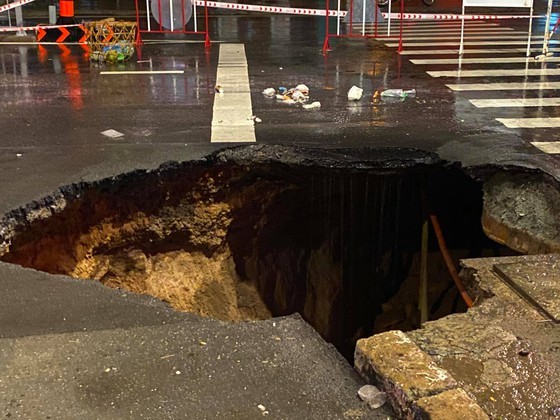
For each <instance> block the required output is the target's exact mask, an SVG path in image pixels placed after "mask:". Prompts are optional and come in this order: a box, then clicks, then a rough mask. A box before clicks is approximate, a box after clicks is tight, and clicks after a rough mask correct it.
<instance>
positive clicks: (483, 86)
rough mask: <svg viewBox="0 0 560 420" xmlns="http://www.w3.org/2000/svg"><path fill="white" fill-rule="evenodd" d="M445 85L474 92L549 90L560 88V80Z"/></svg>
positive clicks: (460, 90)
mask: <svg viewBox="0 0 560 420" xmlns="http://www.w3.org/2000/svg"><path fill="white" fill-rule="evenodd" d="M445 86H447V87H448V88H449V89H451V90H453V91H455V92H473V91H478V90H480V91H490V90H548V89H560V82H525V83H523V82H521V83H517V82H515V83H458V84H447V85H445Z"/></svg>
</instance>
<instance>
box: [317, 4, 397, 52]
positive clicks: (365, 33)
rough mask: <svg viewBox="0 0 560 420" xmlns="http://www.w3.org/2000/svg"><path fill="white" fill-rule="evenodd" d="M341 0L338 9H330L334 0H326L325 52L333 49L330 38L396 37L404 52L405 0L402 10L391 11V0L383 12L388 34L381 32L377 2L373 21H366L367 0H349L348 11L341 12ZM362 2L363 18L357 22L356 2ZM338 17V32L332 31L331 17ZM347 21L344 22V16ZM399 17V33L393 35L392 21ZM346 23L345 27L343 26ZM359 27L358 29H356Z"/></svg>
mask: <svg viewBox="0 0 560 420" xmlns="http://www.w3.org/2000/svg"><path fill="white" fill-rule="evenodd" d="M340 1H341V0H337V3H338V6H337V11H334V10H330V5H331V4H332V3H334V0H333V1H331V0H326V16H325V42H324V44H323V53H327V52H328V51H330V50H331V47H330V42H329V39H330V38H384V39H387V38H394V39H398V40H399V48H398V52H399V53H400V52H402V29H403V17H404V0H400V11H399V12H398V13H391V0H389V2H388V4H389V9H388V11H387V12H386V13H382V14H381V15H382V16H383V18H384V19H386V20H387V27H386V29H387V35H381V34H380V32H379V31H380V28H379V24H378V18H379V17H380V16H379V14H380V13H381V11H380V10H379V7H377V3H375V6H376V7H375V8H374V14H373V23H372V24H367V23H366V12H367V1H366V0H348V2H347V4H348V11H347V13H344V12H341V10H340ZM358 2H359V3H360V4H361V5H362V18H361V20H360V21H359V22H358V23H356V22H355V20H354V11H355V3H358ZM333 17H336V32H335V33H331V32H330V31H331V29H330V26H329V23H330V22H329V21H330V18H333ZM345 17H346V18H348V17H349V18H348V19H346V20H347V22H344V18H345ZM395 19H397V20H398V22H399V30H398V35H391V22H392V20H395ZM343 23H344V26H345V27H344V28H343ZM356 27H358V31H356ZM384 29H385V28H384Z"/></svg>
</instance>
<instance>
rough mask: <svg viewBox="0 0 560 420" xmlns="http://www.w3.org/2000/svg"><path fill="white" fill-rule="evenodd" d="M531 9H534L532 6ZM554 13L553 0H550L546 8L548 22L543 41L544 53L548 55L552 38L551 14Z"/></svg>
mask: <svg viewBox="0 0 560 420" xmlns="http://www.w3.org/2000/svg"><path fill="white" fill-rule="evenodd" d="M531 10H533V9H532V8H531ZM551 14H552V0H548V6H547V9H546V24H545V26H544V41H543V51H542V55H543V56H544V57H546V56H547V55H548V41H549V39H550V36H551V34H550V15H551Z"/></svg>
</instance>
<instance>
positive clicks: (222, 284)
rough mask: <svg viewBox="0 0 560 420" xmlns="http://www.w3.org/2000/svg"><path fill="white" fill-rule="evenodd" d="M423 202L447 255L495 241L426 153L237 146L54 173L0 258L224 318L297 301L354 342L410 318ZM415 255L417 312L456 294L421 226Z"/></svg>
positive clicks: (338, 339) (449, 301) (476, 206)
mask: <svg viewBox="0 0 560 420" xmlns="http://www.w3.org/2000/svg"><path fill="white" fill-rule="evenodd" d="M427 207H429V208H430V210H431V211H433V212H434V213H435V214H437V216H438V217H439V220H440V223H441V225H442V227H443V230H444V233H445V235H446V240H447V244H448V247H449V248H450V250H451V253H452V255H453V256H454V258H455V259H456V260H458V259H459V258H464V257H476V256H482V255H498V254H500V253H503V252H504V248H503V247H500V246H499V245H497V244H495V243H493V242H491V241H490V240H489V239H487V238H486V237H485V235H484V234H483V232H482V228H481V222H480V216H481V210H482V193H481V190H480V187H479V186H478V184H476V183H475V182H474V181H472V180H471V179H470V178H468V177H467V176H466V175H464V174H463V173H462V172H461V170H460V169H459V168H457V167H455V166H453V165H447V164H445V163H444V162H442V161H440V160H439V159H438V158H437V157H435V156H434V155H430V154H427V153H424V152H419V151H416V150H406V149H405V150H403V149H400V150H396V149H379V150H375V149H357V150H332V151H317V150H307V149H295V148H287V147H280V146H250V147H241V148H233V149H227V150H223V151H220V152H217V153H215V154H213V155H210V156H209V157H207V158H205V159H202V160H199V161H195V162H188V163H183V164H178V163H172V164H166V165H164V166H162V167H161V168H159V169H158V170H155V171H148V172H146V171H138V172H134V173H129V174H125V175H122V176H119V177H115V178H110V179H105V180H102V181H99V182H95V183H91V184H86V183H83V184H79V185H72V186H69V187H66V188H63V189H61V190H60V191H59V193H57V194H55V195H53V196H52V197H49V198H46V199H44V200H42V201H40V202H37V203H34V204H33V205H31V206H29V207H28V208H26V209H21V210H19V211H17V212H13V213H12V214H11V215H9V217H8V218H6V219H4V231H5V232H8V231H9V232H10V234H9V235H7V238H4V239H5V247H4V253H3V256H2V260H4V261H8V262H12V263H16V264H20V265H22V266H25V267H32V268H35V269H37V270H43V271H46V272H49V273H59V274H67V275H70V276H73V277H77V278H89V279H96V280H98V281H100V282H102V283H103V284H105V285H107V286H109V287H114V288H123V289H128V290H131V291H134V292H138V293H145V294H150V295H153V296H155V297H158V298H161V299H163V300H165V301H167V302H169V303H170V304H171V305H172V306H173V307H174V308H176V309H178V310H184V311H192V312H195V313H198V314H200V315H202V316H206V317H212V318H217V319H221V320H232V321H241V320H257V319H265V318H269V317H271V316H279V315H286V314H291V313H294V312H299V313H300V314H302V316H303V317H304V318H305V319H306V320H307V321H308V322H309V323H310V324H311V325H312V326H313V327H314V328H315V329H316V330H317V331H318V332H319V333H320V334H321V335H322V336H323V337H324V338H325V339H326V340H327V341H329V342H331V343H333V344H334V345H335V346H336V347H337V348H338V349H339V351H340V352H341V353H342V354H344V355H345V356H347V357H351V355H352V352H353V349H354V344H355V341H356V340H357V339H358V338H361V337H363V336H368V335H371V334H373V333H375V332H381V331H385V330H388V329H394V328H399V329H403V330H408V329H412V328H416V327H418V325H419V314H418V309H417V302H418V278H419V260H420V258H419V252H420V244H421V231H422V223H423V220H425V212H426V208H427ZM428 260H429V304H430V310H431V314H430V317H431V318H432V319H435V318H438V317H441V316H444V315H447V314H449V313H451V312H456V311H462V310H465V307H464V304H463V302H462V301H461V300H460V297H459V295H458V293H457V291H456V289H455V288H454V287H453V283H452V280H451V279H450V277H449V275H448V273H447V270H446V268H445V265H444V263H443V260H442V258H441V256H440V254H439V252H438V249H437V242H436V240H435V239H434V237H433V235H431V237H430V246H429V259H428Z"/></svg>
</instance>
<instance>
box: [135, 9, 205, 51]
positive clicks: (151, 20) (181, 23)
mask: <svg viewBox="0 0 560 420" xmlns="http://www.w3.org/2000/svg"><path fill="white" fill-rule="evenodd" d="M201 3H203V6H202V8H203V9H204V13H203V15H202V16H199V14H198V8H200V4H201ZM135 4H136V23H137V32H136V42H137V43H138V44H141V43H142V34H150V33H151V34H168V33H175V34H191V35H203V36H204V45H205V46H206V47H209V46H210V35H209V26H208V1H207V0H203V1H202V2H201V1H197V0H192V6H191V1H189V0H135ZM150 5H151V6H152V10H150ZM197 5H198V8H197ZM189 7H192V8H193V10H192V11H193V13H192V19H194V23H193V25H194V29H192V30H187V23H188V22H189V21H190V19H189V18H190V16H188V17H186V16H185V11H187V10H188V9H187V8H189ZM178 11H179V13H178ZM188 11H189V12H190V10H188ZM144 13H145V16H146V17H145V19H144V18H143V16H144ZM166 14H167V15H168V21H167V22H164V19H163V16H165V15H166ZM177 14H180V18H179V19H176V16H177ZM157 17H159V19H156V18H157ZM199 18H200V19H203V21H204V25H203V26H204V30H201V29H200V28H199V26H200V25H199ZM177 20H178V21H177Z"/></svg>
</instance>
